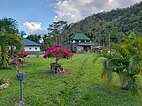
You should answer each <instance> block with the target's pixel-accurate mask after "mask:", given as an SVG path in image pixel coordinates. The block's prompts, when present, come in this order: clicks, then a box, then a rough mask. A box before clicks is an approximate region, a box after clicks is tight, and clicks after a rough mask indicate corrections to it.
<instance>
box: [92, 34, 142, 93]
mask: <svg viewBox="0 0 142 106" xmlns="http://www.w3.org/2000/svg"><path fill="white" fill-rule="evenodd" d="M141 41H142V37H137V36H136V35H135V34H134V33H131V38H130V37H128V38H126V39H125V41H124V42H122V43H121V44H116V45H114V46H113V52H110V53H103V54H102V55H101V56H100V57H104V58H105V60H104V64H103V66H104V71H103V74H102V76H103V77H106V78H107V79H108V81H109V82H110V81H111V80H112V76H113V73H114V72H115V73H117V74H118V75H119V76H120V81H121V84H122V87H123V88H125V89H129V90H131V91H132V92H133V93H138V89H137V84H138V83H137V82H136V78H137V77H138V76H139V75H140V74H141V72H142V47H141V45H142V42H141ZM96 59H97V58H95V59H94V62H95V61H96Z"/></svg>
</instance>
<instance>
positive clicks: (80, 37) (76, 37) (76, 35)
mask: <svg viewBox="0 0 142 106" xmlns="http://www.w3.org/2000/svg"><path fill="white" fill-rule="evenodd" d="M70 39H71V40H90V38H88V37H87V36H86V35H84V34H81V33H74V34H73V35H72V36H71V37H70Z"/></svg>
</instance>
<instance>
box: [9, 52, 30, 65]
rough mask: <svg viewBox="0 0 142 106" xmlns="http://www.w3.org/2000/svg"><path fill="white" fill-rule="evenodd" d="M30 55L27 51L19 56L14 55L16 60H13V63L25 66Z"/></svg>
mask: <svg viewBox="0 0 142 106" xmlns="http://www.w3.org/2000/svg"><path fill="white" fill-rule="evenodd" d="M29 54H30V52H27V51H21V52H20V53H18V54H16V53H15V54H14V59H12V61H11V63H16V64H23V63H25V59H24V58H25V57H27V56H28V55H29Z"/></svg>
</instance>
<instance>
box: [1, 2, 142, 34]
mask: <svg viewBox="0 0 142 106" xmlns="http://www.w3.org/2000/svg"><path fill="white" fill-rule="evenodd" d="M140 1H142V0H0V19H1V18H3V17H8V18H13V19H15V20H16V21H17V22H18V27H19V30H23V31H25V32H26V33H27V34H34V33H37V34H44V33H47V30H46V29H47V27H48V25H49V24H52V22H53V21H58V20H64V21H68V23H74V22H77V21H80V20H81V19H83V18H85V17H87V16H89V15H92V14H94V13H98V12H102V11H110V10H112V9H115V8H124V7H128V6H130V5H133V4H135V3H138V2H140Z"/></svg>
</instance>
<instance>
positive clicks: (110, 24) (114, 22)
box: [63, 2, 142, 46]
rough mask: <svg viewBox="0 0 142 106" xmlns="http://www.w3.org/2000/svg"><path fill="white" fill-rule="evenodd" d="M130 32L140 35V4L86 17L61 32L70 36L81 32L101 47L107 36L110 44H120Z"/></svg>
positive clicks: (141, 29) (141, 22)
mask: <svg viewBox="0 0 142 106" xmlns="http://www.w3.org/2000/svg"><path fill="white" fill-rule="evenodd" d="M132 31H133V32H135V33H137V34H138V35H141V33H142V2H141V3H139V4H135V5H132V6H130V7H127V8H123V9H115V10H111V11H109V12H101V13H97V14H94V15H92V16H89V17H86V18H85V19H83V20H81V21H80V22H77V23H74V24H71V25H70V26H69V27H68V28H67V29H65V30H64V31H63V35H68V36H70V35H71V34H72V33H74V32H81V33H84V34H86V35H87V36H88V37H90V38H91V39H92V40H94V41H95V42H99V43H101V45H103V44H102V42H105V43H106V44H107V41H108V39H109V35H110V36H111V41H112V42H120V41H121V38H122V36H125V35H127V34H128V33H130V32H132ZM105 43H104V44H105ZM104 46H107V45H104Z"/></svg>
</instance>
